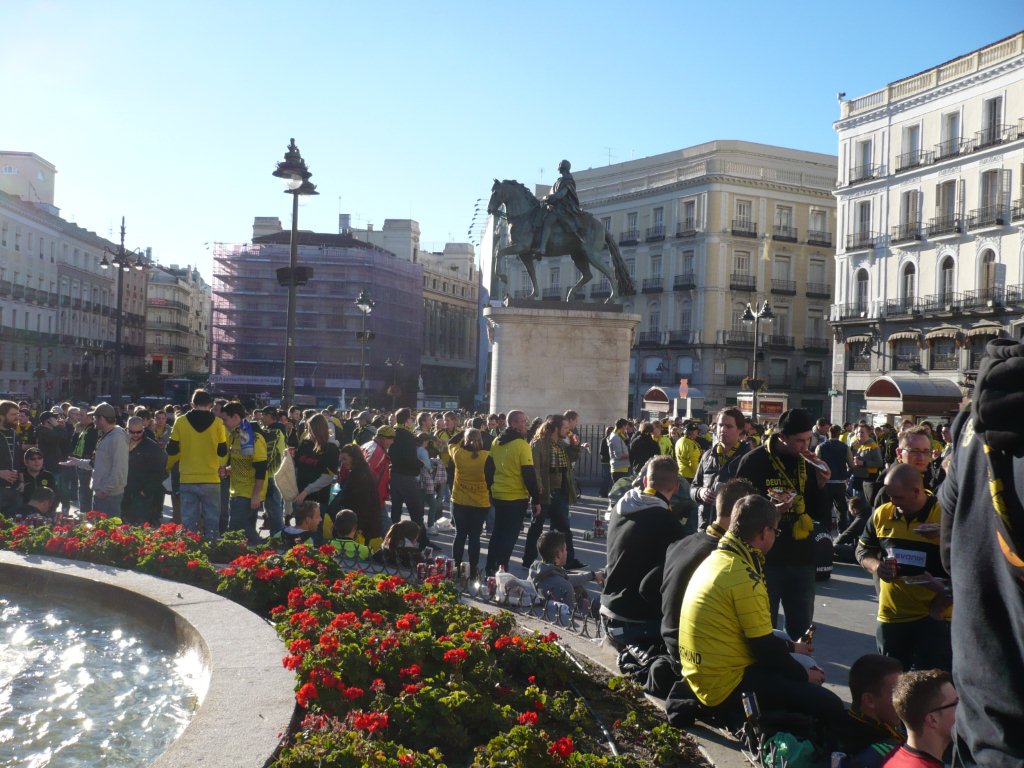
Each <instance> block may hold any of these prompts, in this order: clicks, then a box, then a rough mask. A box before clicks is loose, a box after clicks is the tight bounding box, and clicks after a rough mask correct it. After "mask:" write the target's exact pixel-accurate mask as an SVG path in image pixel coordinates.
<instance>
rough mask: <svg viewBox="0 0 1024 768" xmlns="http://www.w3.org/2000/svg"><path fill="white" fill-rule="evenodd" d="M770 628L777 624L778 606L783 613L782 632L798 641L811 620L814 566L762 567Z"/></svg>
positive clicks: (812, 615)
mask: <svg viewBox="0 0 1024 768" xmlns="http://www.w3.org/2000/svg"><path fill="white" fill-rule="evenodd" d="M764 575H765V580H766V581H767V582H768V584H767V586H768V602H769V604H770V606H771V611H772V626H773V627H775V626H777V625H778V623H779V603H781V604H782V609H783V610H784V611H785V612H786V627H785V629H786V633H787V634H788V635H789V636H790V637H791V638H793V639H794V640H799V639H800V637H801V636H802V635H803V633H804V632H806V631H807V628H808V627H809V626H811V622H812V621H814V564H813V563H812V564H811V565H766V566H765V569H764Z"/></svg>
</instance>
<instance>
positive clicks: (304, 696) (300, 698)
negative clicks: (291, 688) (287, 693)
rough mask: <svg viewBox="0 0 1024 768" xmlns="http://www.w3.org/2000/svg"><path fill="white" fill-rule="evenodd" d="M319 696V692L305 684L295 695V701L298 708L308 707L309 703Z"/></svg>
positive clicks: (311, 685)
mask: <svg viewBox="0 0 1024 768" xmlns="http://www.w3.org/2000/svg"><path fill="white" fill-rule="evenodd" d="M319 695H320V691H318V690H317V688H316V686H315V685H313V684H312V683H306V684H305V685H303V686H302V687H301V688H299V691H298V693H296V694H295V700H296V701H297V702H299V706H300V707H307V706H309V702H310V701H312V700H313V699H315V698H316V697H317V696H319Z"/></svg>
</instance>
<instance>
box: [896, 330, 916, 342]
mask: <svg viewBox="0 0 1024 768" xmlns="http://www.w3.org/2000/svg"><path fill="white" fill-rule="evenodd" d="M920 338H921V331H920V329H918V328H911V329H909V330H906V331H896V332H895V333H890V334H889V342H890V343H892V342H894V341H917V340H918V339H920Z"/></svg>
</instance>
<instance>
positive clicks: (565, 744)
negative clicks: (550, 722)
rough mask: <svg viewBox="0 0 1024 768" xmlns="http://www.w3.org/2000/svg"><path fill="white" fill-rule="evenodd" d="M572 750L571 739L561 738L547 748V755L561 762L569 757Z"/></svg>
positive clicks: (568, 737) (567, 737)
mask: <svg viewBox="0 0 1024 768" xmlns="http://www.w3.org/2000/svg"><path fill="white" fill-rule="evenodd" d="M573 749H574V747H573V745H572V738H571V737H570V736H563V737H562V738H560V739H558V741H556V742H555V743H554V744H552V745H551V746H550V747H548V754H549V755H551V756H552V757H555V758H558V759H560V760H562V759H565V758H567V757H568V756H569V755H571V754H572V753H573Z"/></svg>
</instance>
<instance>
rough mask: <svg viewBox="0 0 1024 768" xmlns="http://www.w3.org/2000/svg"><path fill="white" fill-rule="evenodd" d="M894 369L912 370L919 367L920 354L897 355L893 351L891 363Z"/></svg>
mask: <svg viewBox="0 0 1024 768" xmlns="http://www.w3.org/2000/svg"><path fill="white" fill-rule="evenodd" d="M890 367H891V368H892V369H893V370H894V371H914V370H917V369H918V368H920V367H921V356H920V355H897V354H896V353H893V356H892V364H891V366H890Z"/></svg>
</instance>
